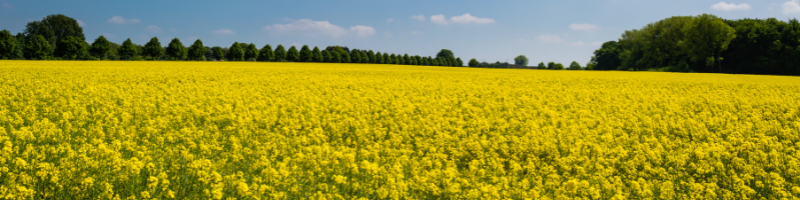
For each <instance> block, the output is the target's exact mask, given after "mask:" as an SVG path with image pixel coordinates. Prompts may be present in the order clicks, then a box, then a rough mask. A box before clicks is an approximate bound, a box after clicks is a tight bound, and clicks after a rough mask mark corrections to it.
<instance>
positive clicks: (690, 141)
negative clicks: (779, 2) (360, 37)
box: [0, 61, 800, 199]
mask: <svg viewBox="0 0 800 200" xmlns="http://www.w3.org/2000/svg"><path fill="white" fill-rule="evenodd" d="M798 105H800V78H797V77H784V76H752V75H726V74H686V73H655V72H603V71H557V70H505V69H474V68H455V67H427V66H400V65H377V64H331V63H324V64H320V63H284V62H274V63H255V62H120V61H117V62H110V61H87V62H82V61H2V63H0V199H156V198H157V199H228V198H236V199H305V198H310V199H505V198H508V199H569V198H582V199H648V198H649V199H692V198H694V199H761V198H766V199H780V198H793V197H796V196H800V143H798V142H800V135H799V134H798V133H800V111H799V110H798V109H800V108H799V107H798Z"/></svg>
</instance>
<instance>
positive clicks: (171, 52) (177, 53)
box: [166, 38, 187, 60]
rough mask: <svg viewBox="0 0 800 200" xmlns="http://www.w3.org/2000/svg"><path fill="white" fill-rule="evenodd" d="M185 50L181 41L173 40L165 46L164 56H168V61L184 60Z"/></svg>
mask: <svg viewBox="0 0 800 200" xmlns="http://www.w3.org/2000/svg"><path fill="white" fill-rule="evenodd" d="M185 49H186V47H185V46H183V43H181V40H179V39H178V38H173V39H172V41H170V42H169V44H168V45H167V49H166V55H167V56H169V59H170V60H184V58H185V57H186V54H187V53H186V50H185Z"/></svg>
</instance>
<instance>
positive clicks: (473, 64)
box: [468, 58, 481, 67]
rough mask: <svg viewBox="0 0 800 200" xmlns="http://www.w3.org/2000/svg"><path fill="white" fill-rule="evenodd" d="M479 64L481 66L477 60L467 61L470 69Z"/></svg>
mask: <svg viewBox="0 0 800 200" xmlns="http://www.w3.org/2000/svg"><path fill="white" fill-rule="evenodd" d="M479 64H481V63H480V62H478V60H477V59H475V58H473V59H469V63H468V65H469V66H470V67H477V66H478V65H479Z"/></svg>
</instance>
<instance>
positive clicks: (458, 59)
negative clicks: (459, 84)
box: [456, 57, 464, 67]
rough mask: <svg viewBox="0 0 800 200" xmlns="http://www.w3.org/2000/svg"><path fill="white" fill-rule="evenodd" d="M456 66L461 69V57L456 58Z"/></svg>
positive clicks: (462, 62)
mask: <svg viewBox="0 0 800 200" xmlns="http://www.w3.org/2000/svg"><path fill="white" fill-rule="evenodd" d="M456 66H459V67H463V66H464V61H463V60H461V57H458V58H456Z"/></svg>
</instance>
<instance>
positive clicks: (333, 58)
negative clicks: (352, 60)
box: [331, 51, 347, 63]
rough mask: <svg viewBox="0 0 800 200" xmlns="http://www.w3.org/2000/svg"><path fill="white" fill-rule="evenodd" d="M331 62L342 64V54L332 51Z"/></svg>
mask: <svg viewBox="0 0 800 200" xmlns="http://www.w3.org/2000/svg"><path fill="white" fill-rule="evenodd" d="M345 55H347V54H345ZM331 62H332V63H340V62H342V54H340V53H339V51H331Z"/></svg>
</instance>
